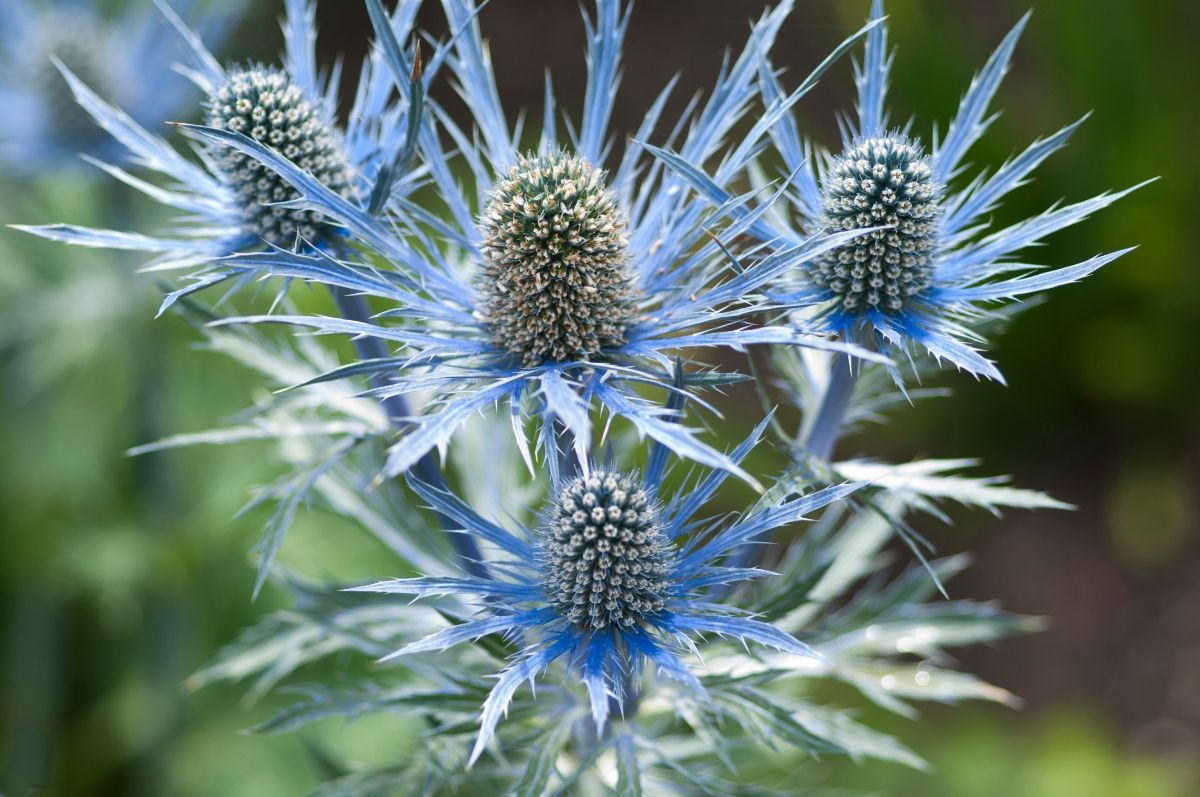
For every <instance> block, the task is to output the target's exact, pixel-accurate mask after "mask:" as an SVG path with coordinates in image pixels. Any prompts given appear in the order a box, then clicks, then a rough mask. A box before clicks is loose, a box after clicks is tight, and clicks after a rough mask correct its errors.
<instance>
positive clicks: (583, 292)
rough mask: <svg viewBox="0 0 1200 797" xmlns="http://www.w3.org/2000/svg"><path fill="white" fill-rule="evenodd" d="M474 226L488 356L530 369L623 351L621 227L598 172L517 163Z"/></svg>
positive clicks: (571, 159)
mask: <svg viewBox="0 0 1200 797" xmlns="http://www.w3.org/2000/svg"><path fill="white" fill-rule="evenodd" d="M481 226H482V233H483V239H484V240H483V257H484V271H483V279H482V285H481V287H482V290H483V294H484V309H483V312H484V315H485V317H486V319H487V322H488V324H489V325H490V327H491V330H492V334H493V336H494V340H495V343H496V344H497V345H498V346H500V347H502V348H504V349H506V350H508V351H509V352H511V353H513V354H516V355H518V356H520V357H521V360H522V361H523V363H524V364H525V365H528V366H535V365H540V364H541V363H542V362H545V361H546V360H551V361H556V362H564V361H570V360H578V359H586V358H588V357H591V356H594V355H595V354H597V353H599V352H600V351H601V350H603V349H604V348H605V347H608V346H615V345H620V344H621V343H622V342H624V334H625V328H626V327H627V326H628V324H629V322H630V320H631V318H632V314H633V309H632V289H631V287H630V275H629V272H628V269H627V268H626V240H625V227H626V222H625V219H624V218H623V216H622V214H621V212H620V209H619V208H618V207H617V201H616V197H615V196H614V195H613V193H612V192H611V191H610V190H609V189H608V187H607V186H606V185H605V183H604V173H603V172H602V171H600V170H599V169H597V168H596V167H594V166H592V165H591V164H590V163H589V162H588V161H587V160H585V159H583V158H581V157H578V156H575V155H569V154H566V153H554V154H543V155H531V156H527V157H522V158H520V159H519V160H518V163H517V165H515V166H513V167H512V169H511V171H510V172H509V173H508V174H507V175H506V176H505V177H503V178H502V179H501V180H500V181H499V183H498V184H497V185H496V188H495V190H494V193H493V195H492V199H491V202H490V203H489V204H488V206H487V208H486V209H485V210H484V213H483V218H482V222H481Z"/></svg>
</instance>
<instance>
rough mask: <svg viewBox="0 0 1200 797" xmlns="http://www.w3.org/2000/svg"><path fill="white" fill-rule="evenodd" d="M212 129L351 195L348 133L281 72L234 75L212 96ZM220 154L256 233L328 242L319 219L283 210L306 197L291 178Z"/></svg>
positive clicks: (234, 154)
mask: <svg viewBox="0 0 1200 797" xmlns="http://www.w3.org/2000/svg"><path fill="white" fill-rule="evenodd" d="M208 124H209V125H210V126H212V127H216V128H220V129H222V130H231V131H233V132H235V133H241V134H242V135H244V136H247V137H249V138H251V139H253V140H254V141H257V142H258V143H260V144H265V145H266V146H268V147H271V148H272V149H274V150H275V151H277V152H278V153H279V154H281V155H283V156H284V157H285V158H287V159H288V160H290V161H291V162H292V163H294V164H296V166H297V167H299V168H301V169H303V170H304V171H306V172H308V173H309V174H311V175H312V176H313V177H315V178H316V179H317V180H319V181H320V182H321V183H322V184H323V185H325V186H327V187H328V188H329V189H330V190H332V191H336V192H337V193H339V194H342V195H343V196H344V195H347V194H349V193H350V190H351V186H352V183H353V177H354V175H353V170H352V169H351V167H350V164H349V163H348V162H347V159H346V154H345V151H344V146H343V144H342V141H341V133H340V132H339V131H338V130H337V129H336V128H335V127H334V126H333V125H332V124H330V122H329V121H328V120H327V119H324V118H322V113H321V110H320V108H318V107H317V106H316V105H314V104H313V102H311V101H310V100H309V99H307V98H306V97H305V95H304V91H303V90H302V89H301V88H300V87H299V86H298V85H296V84H295V83H294V82H292V80H291V79H290V78H289V77H288V76H287V75H286V74H284V73H283V72H281V71H279V70H278V69H271V68H266V67H259V66H252V67H250V68H248V69H243V70H240V71H237V72H231V73H229V74H228V76H227V77H226V80H225V83H224V85H222V86H221V87H220V88H218V89H217V90H216V91H215V92H212V93H211V94H210V95H209V98H208ZM213 149H214V150H215V152H214V153H213V155H214V158H213V160H214V163H215V165H216V171H217V173H218V174H219V175H220V177H221V179H222V182H223V183H224V185H226V186H227V187H228V188H230V189H231V190H232V191H233V193H234V195H235V196H236V197H237V199H238V201H239V202H240V203H241V212H242V219H243V225H244V226H245V228H246V230H247V232H248V233H250V234H252V235H255V236H257V237H258V238H261V239H262V240H264V241H266V242H267V243H269V244H273V245H275V246H283V247H286V246H291V245H292V244H294V242H295V240H296V236H297V235H299V236H300V237H301V238H303V239H304V240H306V241H311V242H318V241H319V240H320V239H321V238H324V237H327V236H326V235H324V234H322V230H321V227H322V223H323V221H322V218H321V216H320V215H319V214H316V213H313V212H312V211H309V210H304V209H289V208H285V207H282V204H283V203H285V202H288V201H290V200H295V199H298V198H299V196H300V195H299V194H298V193H297V192H296V189H294V188H292V186H291V185H289V184H288V183H287V182H286V181H285V180H284V179H283V178H281V177H280V176H279V175H277V174H275V172H273V171H271V170H270V169H268V168H267V167H266V166H263V165H262V164H261V163H259V162H258V161H257V160H255V159H254V158H251V157H249V156H247V155H244V154H242V153H240V152H238V151H237V150H230V149H228V148H227V147H214V148H213Z"/></svg>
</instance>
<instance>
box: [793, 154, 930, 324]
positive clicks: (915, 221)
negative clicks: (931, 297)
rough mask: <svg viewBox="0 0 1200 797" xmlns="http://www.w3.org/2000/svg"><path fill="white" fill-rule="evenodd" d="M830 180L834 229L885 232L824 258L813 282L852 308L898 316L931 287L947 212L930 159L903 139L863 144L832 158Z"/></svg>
mask: <svg viewBox="0 0 1200 797" xmlns="http://www.w3.org/2000/svg"><path fill="white" fill-rule="evenodd" d="M823 182H824V185H823V186H822V188H823V190H822V195H821V198H822V211H823V214H824V221H825V224H826V227H827V228H828V229H829V230H830V231H837V230H858V229H864V228H867V227H886V229H884V230H879V231H877V232H874V233H871V234H869V235H865V236H862V237H860V238H856V239H855V240H853V241H851V242H850V243H848V244H846V245H844V246H842V247H840V248H838V249H836V250H834V251H833V252H830V253H829V254H828V255H825V256H824V257H822V258H819V259H818V260H817V261H816V262H815V263H814V264H813V267H812V270H811V276H812V280H813V281H814V282H816V283H817V284H818V285H820V286H822V287H824V288H828V289H829V290H830V291H831V292H832V293H833V294H835V295H836V296H837V297H838V299H839V302H840V304H841V306H842V308H843V309H845V310H847V311H855V310H875V309H879V310H884V311H887V312H893V313H894V312H899V311H900V310H901V309H902V308H903V307H904V303H905V301H906V300H907V299H908V298H909V297H911V296H916V295H918V294H920V293H921V292H922V291H924V290H925V289H926V288H928V287H929V285H930V284H931V283H932V274H933V268H932V265H933V256H934V254H935V252H936V248H937V222H938V219H939V217H940V215H941V210H940V208H939V206H938V195H939V192H938V188H937V185H936V184H935V183H934V179H933V168H932V166H931V165H930V162H929V158H928V157H927V156H926V155H925V154H924V152H923V151H922V149H921V146H920V144H918V143H917V142H915V141H911V140H909V139H908V138H906V137H904V136H902V135H888V136H882V137H879V138H868V139H863V140H860V141H857V142H855V143H853V144H851V145H850V146H849V147H848V148H847V149H846V150H844V151H843V152H842V154H840V155H837V156H835V157H833V158H831V159H830V162H829V168H828V170H827V172H826V174H825V175H824V181H823Z"/></svg>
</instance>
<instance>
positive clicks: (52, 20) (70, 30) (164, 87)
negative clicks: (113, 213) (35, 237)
mask: <svg viewBox="0 0 1200 797" xmlns="http://www.w3.org/2000/svg"><path fill="white" fill-rule="evenodd" d="M189 5H190V4H189ZM164 33H165V31H164V26H163V20H162V19H161V18H158V16H157V14H156V13H154V12H153V10H152V9H148V8H147V7H146V6H145V5H144V4H142V3H134V2H129V3H126V4H125V7H124V9H123V10H122V11H121V12H120V13H116V14H110V15H105V14H103V13H101V12H100V10H99V9H98V8H97V7H96V4H95V3H91V2H81V1H79V0H37V2H34V0H5V2H4V3H2V4H0V161H2V162H3V164H4V167H3V168H4V169H5V170H6V171H9V172H11V173H13V174H20V175H26V174H28V175H33V174H44V173H46V172H47V171H62V170H66V169H71V168H73V167H75V166H76V165H78V164H79V160H78V156H79V154H81V153H82V154H85V155H87V156H89V157H94V158H100V159H112V158H117V157H120V154H121V153H120V151H119V149H120V147H119V145H118V144H117V142H116V141H114V140H112V139H111V138H109V137H108V136H106V135H105V134H104V131H103V130H102V129H101V128H100V127H99V126H97V124H96V122H95V121H94V120H93V119H92V118H91V116H90V115H89V114H88V113H87V111H85V110H84V109H83V108H81V107H80V106H79V104H78V103H76V102H75V98H74V96H73V95H72V92H71V88H70V86H68V84H67V82H66V81H65V80H64V79H63V76H62V74H60V72H59V67H58V66H57V65H56V62H57V64H61V65H62V67H63V68H65V69H66V70H69V71H70V72H72V73H73V74H75V75H77V76H78V77H79V79H80V80H82V81H83V82H85V83H87V84H88V85H90V86H92V87H94V88H95V89H96V90H97V91H98V92H100V93H101V94H103V95H104V96H107V97H111V98H112V99H113V100H114V101H116V102H118V103H120V104H121V105H122V106H124V107H127V108H129V109H130V113H131V114H132V115H133V117H134V118H136V119H137V120H138V122H140V123H141V124H157V123H159V122H161V121H162V120H164V119H166V118H168V117H169V116H171V115H173V114H178V113H179V112H180V111H181V110H182V109H184V108H185V107H186V103H187V102H188V101H189V98H190V95H191V94H192V93H193V92H194V87H192V86H190V85H189V84H188V81H187V80H185V79H184V78H183V77H182V76H181V75H179V74H177V73H175V72H173V71H172V70H171V68H170V66H171V62H172V61H173V60H174V57H175V52H176V50H175V42H174V41H172V39H171V37H170V36H165V35H164Z"/></svg>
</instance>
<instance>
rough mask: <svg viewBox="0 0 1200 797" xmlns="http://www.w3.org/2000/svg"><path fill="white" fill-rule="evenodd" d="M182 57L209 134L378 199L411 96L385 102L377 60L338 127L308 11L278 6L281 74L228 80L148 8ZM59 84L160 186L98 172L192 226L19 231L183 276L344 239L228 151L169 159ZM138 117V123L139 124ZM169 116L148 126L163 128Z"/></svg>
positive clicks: (155, 142) (175, 19)
mask: <svg viewBox="0 0 1200 797" xmlns="http://www.w3.org/2000/svg"><path fill="white" fill-rule="evenodd" d="M156 2H157V3H158V5H159V8H160V10H161V11H162V13H163V15H164V16H165V17H166V19H167V21H169V22H170V24H171V26H172V27H173V29H174V31H175V33H176V38H177V39H178V40H179V42H180V43H181V44H182V45H183V46H184V47H185V48H186V51H187V52H188V54H189V57H188V63H187V65H186V66H187V68H186V70H184V71H185V73H186V74H187V75H188V76H189V77H191V78H192V80H193V81H194V82H195V83H196V85H197V86H198V87H199V88H200V89H201V90H202V91H203V93H204V95H205V97H206V100H205V106H204V110H205V112H206V113H205V115H206V121H207V123H208V124H209V125H211V126H212V128H214V129H220V130H222V131H224V132H226V133H228V134H230V135H238V136H244V137H245V138H246V140H248V141H250V142H252V143H253V144H255V145H257V146H261V147H264V148H269V149H270V150H271V151H272V152H274V153H277V154H278V155H279V156H281V157H283V158H287V159H288V160H289V162H291V163H294V164H295V165H296V168H298V169H300V170H301V171H302V172H303V173H304V174H306V175H308V176H309V177H310V179H315V180H317V181H318V182H320V183H321V185H323V186H325V187H326V188H328V189H329V190H330V191H331V192H334V193H335V194H336V195H337V196H338V197H339V198H340V199H343V200H345V201H347V202H350V201H352V200H360V199H362V198H364V197H366V196H368V195H370V193H371V192H372V191H373V190H374V189H375V187H376V182H377V181H378V180H379V179H380V175H381V173H383V172H385V171H386V167H387V166H388V165H389V164H390V163H391V162H392V160H393V159H394V158H396V157H397V154H398V153H399V152H400V151H401V150H402V146H403V143H404V141H405V139H406V137H407V115H406V112H407V108H408V104H409V98H408V95H404V94H403V92H401V93H402V96H400V97H399V98H398V99H393V98H392V94H393V90H394V88H395V86H394V84H393V81H392V77H391V74H390V73H389V72H388V70H387V69H386V68H384V67H383V65H382V63H381V61H380V56H379V54H378V53H373V54H372V56H371V57H370V58H369V59H367V61H366V62H365V63H364V65H363V69H362V73H361V75H360V80H359V84H358V90H357V92H356V94H355V101H354V105H353V107H352V108H351V109H350V112H349V114H348V116H347V122H346V125H345V127H344V128H343V127H340V126H339V125H338V122H337V113H336V110H337V109H336V96H337V88H338V87H337V86H336V85H334V84H333V83H332V81H331V80H330V78H329V76H328V75H325V74H323V73H321V72H319V70H318V69H317V65H316V53H315V45H316V29H315V24H314V14H315V8H314V6H313V5H311V4H310V3H309V2H307V0H286V8H287V15H286V18H285V20H284V39H285V45H286V49H285V53H284V57H283V64H282V66H280V67H272V66H260V65H251V66H246V67H235V68H229V69H226V68H224V67H222V66H221V65H220V64H219V63H218V62H217V60H216V59H215V58H214V57H213V56H212V54H211V53H209V52H208V50H206V49H205V48H204V45H203V44H202V43H201V41H200V37H199V36H197V35H196V34H195V33H194V32H193V31H191V30H190V29H188V28H187V27H186V26H185V25H184V23H183V21H182V20H181V19H180V18H179V16H178V15H177V14H176V13H175V12H174V11H173V10H172V9H171V8H170V7H169V6H168V5H166V2H165V0H156ZM415 14H416V5H415V4H413V5H411V6H409V7H408V8H407V10H406V11H405V12H403V13H400V14H397V15H396V16H395V19H394V23H395V25H396V26H397V28H398V29H399V30H400V32H402V33H404V32H406V31H407V29H408V27H409V26H411V24H412V21H413V18H414V16H415ZM67 67H68V68H66V69H64V74H65V76H66V78H67V81H68V82H69V84H70V88H71V90H72V92H73V93H74V96H75V99H76V100H77V101H78V103H79V105H81V106H82V107H83V108H84V109H85V110H86V111H87V112H88V113H89V114H90V115H91V116H92V117H94V118H95V120H96V122H97V124H99V125H100V126H101V127H103V128H104V129H105V130H107V131H108V132H109V133H110V134H111V135H112V137H113V138H114V139H115V140H116V141H118V142H120V144H121V145H123V146H124V148H125V149H126V150H127V151H128V154H129V155H131V156H133V159H134V160H135V162H136V163H137V164H138V165H139V166H140V167H144V168H145V169H147V170H149V171H151V172H153V173H157V176H158V177H159V178H161V179H160V180H159V181H158V182H159V183H161V184H156V183H155V181H154V180H153V179H152V180H150V181H147V180H145V179H144V178H142V177H141V176H134V175H132V174H129V173H127V172H125V171H124V170H122V169H119V168H117V167H115V166H111V165H108V164H102V167H103V168H104V169H105V170H106V171H108V172H110V173H111V174H112V175H114V176H115V177H117V178H118V179H120V180H122V181H124V182H126V183H128V184H130V185H132V186H133V187H135V188H137V189H139V190H142V191H144V192H145V193H147V194H148V195H149V196H151V197H152V198H153V199H155V200H156V201H158V202H161V203H163V204H165V205H168V206H170V207H173V208H180V209H183V210H186V211H187V212H188V213H189V214H190V215H189V216H188V217H186V218H185V222H186V223H185V224H184V225H182V226H179V225H176V226H175V227H173V228H172V231H171V233H169V234H167V235H162V236H149V235H143V234H136V233H126V232H117V231H112V230H99V229H87V228H81V227H77V226H74V225H68V224H56V225H49V226H44V227H22V228H21V229H25V230H27V231H29V232H33V233H35V234H38V235H42V236H44V237H47V238H51V239H55V240H61V241H66V242H68V243H74V244H80V245H83V246H95V247H110V248H118V249H131V250H138V251H144V252H149V253H152V254H154V255H156V258H155V260H154V261H153V265H154V267H155V268H157V269H170V268H176V269H181V268H190V267H194V266H196V265H198V264H207V263H211V262H212V261H214V260H216V259H218V258H222V257H225V256H228V255H232V254H234V253H237V252H245V251H253V250H256V249H260V248H263V247H264V245H270V246H279V247H294V246H296V245H297V242H298V241H299V240H300V239H303V240H304V242H305V243H306V244H308V245H313V246H317V247H319V248H325V247H328V246H332V245H336V244H337V242H338V238H339V236H340V232H339V231H338V230H336V229H335V228H334V227H333V226H332V225H330V224H328V223H327V222H326V220H325V218H324V217H323V215H322V214H320V213H319V212H315V211H312V210H310V209H307V208H297V207H292V206H289V205H287V204H280V203H289V202H292V201H294V200H298V199H299V198H300V193H299V192H298V191H297V190H296V189H295V188H294V187H293V186H291V185H290V184H289V183H288V182H286V181H284V180H283V179H282V178H280V177H279V176H278V174H276V173H275V172H273V171H271V170H269V169H267V168H265V167H264V166H262V164H261V163H260V162H259V161H258V160H256V159H254V158H251V157H248V156H246V155H244V154H242V153H239V152H236V151H232V150H230V149H229V148H227V147H218V146H215V145H211V144H209V145H207V146H205V147H203V148H202V149H205V150H207V151H206V152H203V153H202V156H201V161H202V163H203V166H201V165H197V163H196V162H195V161H194V160H192V159H190V158H188V157H185V156H184V155H183V154H181V153H179V152H177V151H176V150H175V149H174V148H172V146H171V145H170V144H168V143H167V142H166V141H164V140H163V139H161V138H159V137H158V136H156V135H154V134H153V133H151V132H149V131H148V130H146V129H145V128H143V127H142V126H141V124H139V123H138V122H137V121H135V120H134V119H132V118H131V117H129V116H128V115H127V114H125V113H124V112H123V111H121V110H119V109H118V108H117V107H115V106H113V105H111V104H109V103H108V102H107V101H105V100H104V99H102V98H101V94H100V93H99V92H98V91H96V90H94V89H96V88H100V87H92V86H89V85H88V83H87V81H86V80H85V79H84V76H83V75H76V74H74V73H73V72H72V70H71V69H70V68H69V67H70V65H69V64H68V65H67ZM139 118H143V117H141V116H139ZM166 121H168V120H167V117H165V116H160V117H158V118H155V119H154V120H153V122H154V123H155V124H163V123H165V122H166ZM419 179H420V175H419V173H418V172H413V173H410V174H403V175H398V176H396V175H390V174H389V175H388V180H389V182H388V184H387V186H386V189H387V192H390V191H396V192H398V193H403V192H404V191H406V190H407V189H408V188H410V187H411V186H412V185H413V184H415V182H416V181H417V180H419ZM244 276H245V275H244V273H243V272H239V271H237V270H236V269H230V268H228V267H222V268H218V269H212V268H206V269H205V270H204V271H203V273H202V275H200V276H198V277H197V279H196V280H194V281H192V282H190V283H189V284H187V285H185V286H184V287H182V288H180V289H179V290H177V291H176V292H174V293H172V294H170V295H169V296H168V298H167V301H166V302H165V303H164V309H165V308H166V307H167V306H169V305H170V304H171V303H173V302H174V301H175V300H177V299H178V298H180V297H181V296H184V295H187V294H189V293H192V292H194V291H197V290H201V289H203V288H205V287H208V286H210V285H213V284H216V283H219V282H222V281H224V280H227V279H230V278H231V277H244Z"/></svg>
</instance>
